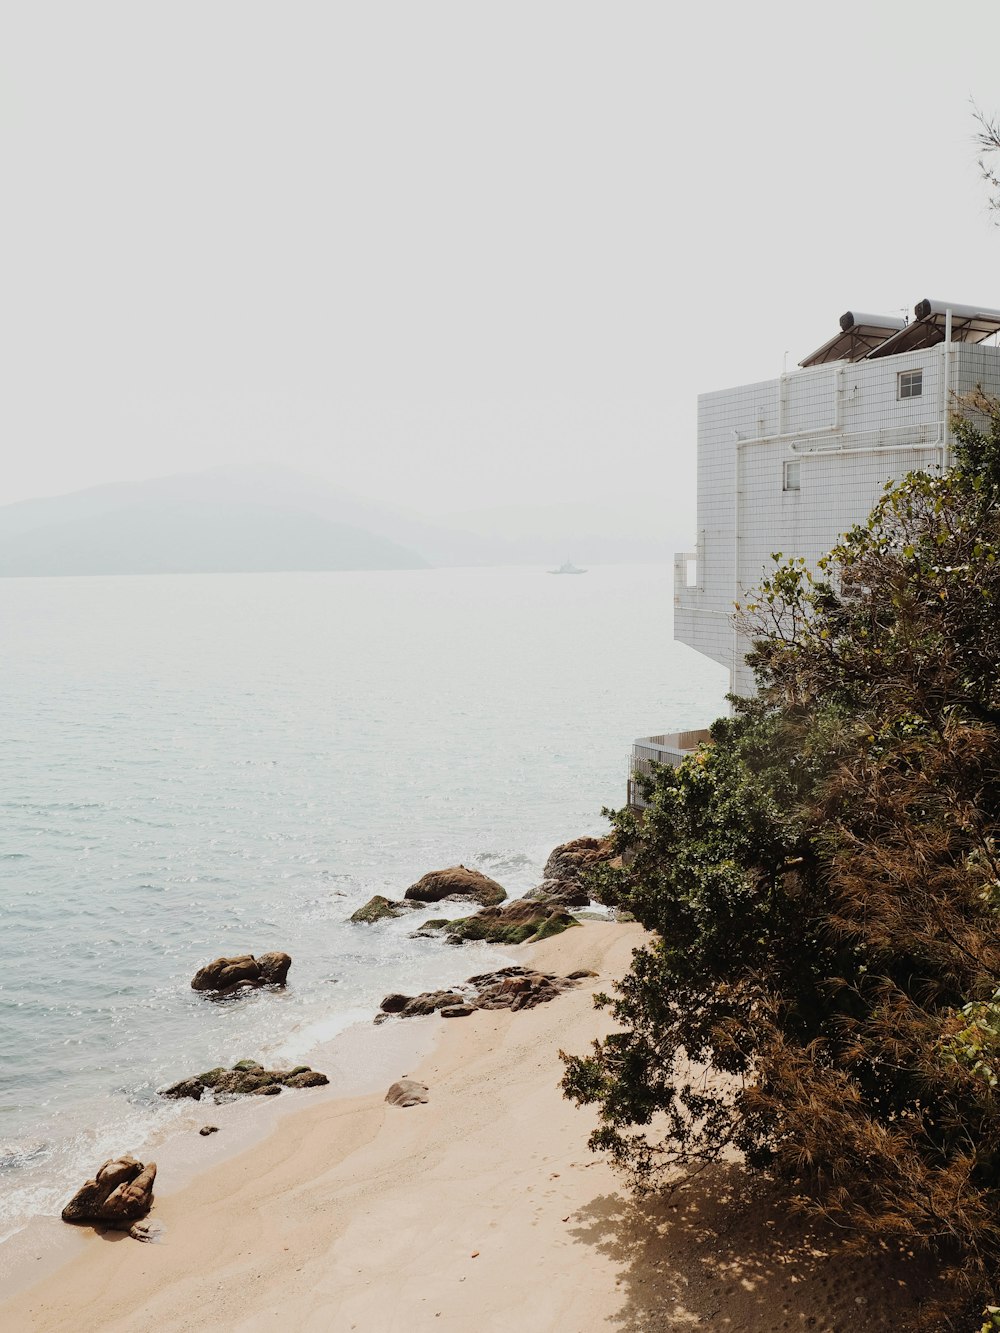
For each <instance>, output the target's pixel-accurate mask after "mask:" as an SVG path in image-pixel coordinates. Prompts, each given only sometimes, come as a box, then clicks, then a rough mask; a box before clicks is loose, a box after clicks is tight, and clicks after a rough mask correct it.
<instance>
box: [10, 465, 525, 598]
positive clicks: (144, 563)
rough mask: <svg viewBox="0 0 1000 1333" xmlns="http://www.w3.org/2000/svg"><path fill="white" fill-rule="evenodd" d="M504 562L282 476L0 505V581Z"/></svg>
mask: <svg viewBox="0 0 1000 1333" xmlns="http://www.w3.org/2000/svg"><path fill="white" fill-rule="evenodd" d="M507 555H509V552H508V551H507V549H506V547H505V544H504V543H503V542H496V541H492V540H488V539H482V538H480V537H477V536H475V535H472V534H466V533H451V532H449V531H448V530H447V529H445V528H442V527H439V526H435V525H434V524H430V523H425V522H423V521H422V520H420V519H416V518H411V517H409V516H407V515H404V514H397V513H394V512H393V511H392V510H388V509H385V508H383V507H382V506H379V505H377V504H374V503H371V502H369V501H366V500H363V499H360V498H359V497H356V496H352V495H350V494H348V493H346V492H342V491H339V490H337V489H336V488H334V487H332V486H330V485H329V484H328V483H326V482H324V481H322V480H320V479H318V478H312V477H307V476H303V475H302V474H300V473H297V472H294V471H292V470H291V469H287V468H282V467H234V468H214V469H212V470H211V471H208V472H201V473H184V474H179V475H177V476H172V477H157V478H155V479H154V480H152V481H143V482H118V483H113V484H111V485H107V486H96V487H92V488H90V489H88V490H85V491H75V492H73V493H72V494H69V495H59V496H52V497H48V498H45V499H37V500H24V501H21V502H19V503H17V504H12V505H6V506H4V507H2V508H0V576H5V575H6V576H11V575H57V574H166V573H224V572H240V571H247V572H253V571H263V570H296V569H301V570H321V569H418V568H422V567H425V566H426V565H428V564H492V563H495V562H496V561H497V560H498V559H500V560H502V559H503V558H504V557H505V556H507Z"/></svg>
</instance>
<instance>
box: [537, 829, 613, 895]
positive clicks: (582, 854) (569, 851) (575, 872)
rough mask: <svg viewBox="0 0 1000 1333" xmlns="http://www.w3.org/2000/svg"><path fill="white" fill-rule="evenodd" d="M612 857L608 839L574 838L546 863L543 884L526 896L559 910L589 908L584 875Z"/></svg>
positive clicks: (555, 852)
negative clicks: (561, 908)
mask: <svg viewBox="0 0 1000 1333" xmlns="http://www.w3.org/2000/svg"><path fill="white" fill-rule="evenodd" d="M612 856H613V851H612V847H611V840H610V838H574V839H573V840H572V841H571V842H563V843H560V844H559V846H558V847H556V848H554V849H553V850H552V852H551V853H550V854H549V859H548V860H547V861H546V862H545V869H544V870H543V871H542V875H543V879H542V883H541V884H540V885H539V886H538V888H537V889H533V890H532V891H531V893H529V894H526V895H525V896H526V897H527V898H529V899H532V900H535V901H539V902H549V903H555V904H557V905H558V906H560V907H587V906H589V904H590V889H589V887H588V886H587V883H586V878H587V875H588V873H589V872H590V871H591V870H593V869H594V868H595V867H596V866H598V865H601V864H602V863H604V862H606V861H610V860H611V858H612Z"/></svg>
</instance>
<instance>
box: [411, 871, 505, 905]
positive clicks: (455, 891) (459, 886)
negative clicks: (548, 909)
mask: <svg viewBox="0 0 1000 1333" xmlns="http://www.w3.org/2000/svg"><path fill="white" fill-rule="evenodd" d="M404 896H405V897H406V898H407V899H408V900H409V901H410V902H415V903H439V902H441V901H442V899H445V898H454V899H459V900H464V901H468V902H474V903H479V905H480V907H492V906H493V905H494V904H496V903H502V902H503V901H504V899H505V898H506V897H507V890H506V889H504V888H503V887H502V886H501V885H499V884H498V883H497V882H496V880H495V879H490V877H489V876H488V875H483V874H481V873H480V872H479V871H478V870H469V868H468V867H467V866H450V867H449V868H448V869H447V870H432V871H431V872H430V873H429V874H427V875H424V876H423V877H422V878H421V879H418V880H417V882H416V884H411V885H410V887H409V888H408V889H407V890H406V894H405V895H404Z"/></svg>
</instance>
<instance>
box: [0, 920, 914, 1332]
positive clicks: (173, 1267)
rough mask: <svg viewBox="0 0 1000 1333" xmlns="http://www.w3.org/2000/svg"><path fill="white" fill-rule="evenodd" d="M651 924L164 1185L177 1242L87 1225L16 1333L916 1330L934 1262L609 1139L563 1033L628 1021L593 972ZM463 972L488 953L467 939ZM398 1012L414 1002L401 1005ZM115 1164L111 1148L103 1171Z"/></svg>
mask: <svg viewBox="0 0 1000 1333" xmlns="http://www.w3.org/2000/svg"><path fill="white" fill-rule="evenodd" d="M641 939H642V932H641V931H640V930H639V928H638V927H636V926H625V925H609V924H604V923H598V922H590V923H587V924H586V925H584V926H583V927H582V928H581V929H574V930H571V931H567V932H566V933H565V934H564V935H561V936H558V937H556V938H554V939H551V940H547V941H545V942H544V943H543V944H541V945H537V946H535V947H533V948H531V949H520V950H511V951H510V953H511V961H512V962H513V961H518V962H523V961H527V960H529V959H530V962H531V965H532V966H534V967H538V968H542V969H544V970H547V971H551V972H557V973H562V974H565V973H567V972H569V971H572V970H573V969H576V968H583V967H586V968H592V969H593V970H595V971H596V972H598V973H599V977H598V979H597V980H595V981H593V982H590V981H588V982H586V983H584V985H583V986H581V987H580V988H579V989H578V990H575V991H571V992H568V993H566V994H564V995H562V996H560V997H559V998H558V999H556V1000H555V1001H554V1002H552V1003H550V1004H544V1005H540V1006H539V1007H537V1008H535V1009H532V1010H528V1011H522V1012H519V1013H513V1014H512V1013H510V1012H509V1011H506V1010H504V1011H495V1012H477V1013H475V1014H473V1015H472V1016H471V1017H468V1018H463V1019H455V1020H441V1019H439V1018H433V1019H425V1020H408V1021H409V1022H411V1023H413V1022H420V1023H430V1024H437V1025H438V1026H439V1028H440V1032H439V1034H438V1039H437V1042H436V1044H435V1046H434V1048H433V1051H432V1053H431V1054H430V1055H429V1056H426V1057H425V1058H424V1059H423V1061H422V1062H421V1064H420V1065H419V1067H418V1068H416V1069H399V1070H398V1071H397V1074H396V1076H400V1075H403V1074H411V1075H413V1076H415V1077H418V1078H420V1079H422V1080H423V1081H424V1082H425V1083H426V1084H428V1086H429V1089H430V1092H429V1098H430V1099H429V1102H428V1103H427V1104H426V1105H418V1106H414V1107H410V1108H406V1109H401V1108H397V1107H391V1106H387V1105H386V1104H385V1102H384V1101H383V1100H382V1097H381V1096H380V1095H378V1094H376V1095H369V1096H365V1097H359V1098H354V1099H351V1100H337V1099H331V1100H329V1101H326V1102H323V1103H321V1104H317V1105H313V1106H311V1107H309V1108H308V1109H305V1110H303V1111H300V1112H298V1113H296V1114H292V1115H288V1116H286V1117H284V1118H283V1119H281V1120H280V1121H279V1123H278V1124H277V1126H276V1128H275V1130H274V1132H273V1133H272V1134H271V1135H270V1137H268V1138H267V1139H266V1140H264V1141H263V1142H261V1143H259V1144H256V1145H255V1146H254V1147H252V1148H251V1149H249V1150H248V1151H246V1152H244V1153H242V1154H241V1155H240V1156H238V1157H235V1158H233V1159H231V1160H229V1161H224V1162H222V1163H221V1164H218V1165H215V1166H213V1167H210V1168H208V1169H206V1170H205V1171H204V1172H202V1173H200V1174H198V1175H197V1176H196V1177H195V1178H194V1180H193V1181H191V1182H189V1183H187V1184H185V1185H184V1186H183V1187H182V1188H180V1189H177V1190H171V1189H170V1183H169V1180H167V1179H164V1178H162V1172H161V1178H159V1179H158V1180H157V1186H158V1191H157V1197H156V1203H155V1205H154V1209H153V1213H152V1215H151V1216H152V1218H153V1219H155V1220H156V1221H157V1222H158V1223H161V1224H162V1225H163V1227H164V1232H163V1237H162V1239H161V1241H159V1242H158V1243H156V1244H151V1245H142V1244H138V1243H137V1242H135V1241H133V1240H131V1239H129V1238H128V1237H126V1236H123V1235H117V1234H113V1233H108V1234H105V1235H103V1236H102V1235H99V1234H97V1233H95V1232H91V1231H89V1230H88V1231H85V1232H83V1233H82V1234H83V1236H84V1238H85V1242H86V1243H85V1244H84V1245H83V1247H82V1252H81V1253H79V1254H78V1256H77V1257H76V1258H74V1259H73V1260H72V1261H71V1262H69V1263H67V1264H65V1265H64V1266H63V1267H61V1268H60V1269H59V1270H58V1271H57V1272H56V1273H54V1274H52V1275H50V1276H48V1277H47V1278H45V1279H44V1280H43V1281H42V1282H40V1283H38V1284H36V1285H35V1286H34V1287H31V1288H29V1289H27V1290H25V1291H23V1292H21V1293H20V1294H19V1295H17V1296H15V1297H14V1298H13V1299H11V1300H9V1301H7V1302H6V1303H4V1304H3V1305H0V1327H2V1328H3V1329H5V1330H8V1331H9V1333H14V1331H16V1333H21V1330H24V1331H25V1333H27V1331H28V1330H31V1333H45V1331H48V1330H51V1331H52V1333H56V1331H57V1330H58V1331H59V1333H63V1331H64V1330H66V1329H70V1328H74V1329H81V1330H87V1333H91V1331H93V1330H107V1331H108V1333H135V1331H136V1330H139V1329H147V1328H157V1329H160V1330H176V1331H177V1333H181V1330H195V1329H198V1330H201V1329H204V1328H218V1329H224V1330H240V1331H241V1333H256V1331H257V1330H261V1331H263V1330H272V1329H273V1328H274V1327H275V1326H281V1327H285V1328H290V1329H296V1330H308V1333H320V1331H321V1330H324V1331H325V1330H336V1331H338V1333H339V1330H350V1329H357V1330H365V1331H366V1333H402V1331H403V1330H406V1331H407V1333H412V1331H413V1330H425V1329H426V1330H446V1329H450V1330H454V1333H468V1331H469V1330H473V1329H475V1330H481V1331H483V1333H487V1331H494V1330H495V1331H500V1330H503V1331H506V1330H528V1331H529V1333H532V1331H534V1330H537V1331H538V1333H543V1331H545V1330H557V1329H558V1330H564V1331H569V1333H597V1331H598V1330H633V1331H635V1333H639V1330H650V1331H652V1333H655V1331H656V1330H682V1329H690V1328H706V1329H708V1328H711V1329H724V1330H734V1331H735V1330H746V1331H747V1333H750V1331H753V1333H758V1331H760V1333H766V1331H767V1330H784V1329H807V1328H808V1329H815V1330H817V1331H818V1333H847V1330H851V1333H855V1331H860V1330H889V1329H893V1330H895V1331H896V1333H899V1331H900V1330H905V1329H907V1328H909V1327H911V1326H912V1318H913V1311H914V1308H915V1305H914V1302H915V1300H916V1299H917V1298H918V1296H919V1290H918V1288H919V1285H920V1271H919V1265H915V1264H914V1265H910V1266H909V1267H907V1266H906V1265H901V1264H899V1263H898V1262H896V1261H892V1260H890V1259H889V1258H888V1257H886V1256H882V1255H872V1256H862V1257H860V1258H859V1257H858V1256H853V1255H848V1254H845V1253H843V1252H842V1251H841V1249H840V1245H841V1241H840V1239H839V1238H837V1237H835V1236H831V1235H830V1234H827V1233H826V1232H825V1231H824V1230H823V1229H822V1228H818V1227H816V1226H810V1225H809V1224H806V1223H805V1222H803V1221H802V1220H800V1219H791V1218H789V1217H788V1216H787V1214H786V1213H785V1212H784V1211H783V1210H782V1208H781V1207H780V1206H779V1205H778V1204H777V1202H776V1200H775V1199H774V1198H773V1197H772V1195H771V1193H770V1192H769V1191H768V1189H767V1187H766V1185H761V1184H754V1183H753V1182H751V1181H749V1180H748V1178H747V1177H746V1176H745V1174H744V1173H743V1171H742V1169H741V1168H740V1166H739V1165H738V1163H728V1164H725V1165H720V1166H719V1167H717V1168H715V1169H713V1170H712V1171H710V1172H707V1173H705V1174H703V1175H702V1176H701V1177H699V1179H698V1180H697V1181H696V1182H694V1183H692V1184H691V1185H689V1186H687V1187H685V1189H683V1190H682V1191H680V1192H679V1193H676V1194H675V1195H674V1196H673V1197H672V1198H671V1199H654V1200H651V1201H645V1202H636V1201H633V1200H632V1199H631V1198H630V1196H629V1195H628V1193H627V1191H626V1190H625V1189H624V1187H623V1186H622V1183H621V1182H620V1181H619V1180H618V1179H616V1178H615V1176H614V1175H613V1174H612V1172H611V1171H610V1169H609V1168H608V1166H607V1165H606V1164H605V1163H604V1162H603V1161H602V1160H601V1159H600V1158H599V1157H595V1156H594V1155H593V1154H591V1153H590V1152H589V1151H588V1150H587V1148H586V1138H587V1134H588V1133H589V1131H590V1129H591V1128H592V1126H593V1124H594V1116H593V1114H592V1113H591V1112H590V1111H589V1110H584V1111H581V1110H578V1109H577V1108H575V1107H573V1106H572V1105H571V1104H570V1103H568V1102H566V1101H565V1100H564V1099H563V1097H562V1095H561V1093H560V1091H559V1088H558V1080H559V1077H560V1071H561V1065H560V1063H559V1060H558V1051H559V1050H560V1048H562V1049H565V1050H568V1051H574V1052H580V1051H583V1050H584V1049H585V1048H586V1047H587V1045H588V1043H589V1042H590V1040H592V1038H593V1037H594V1036H595V1035H597V1034H598V1033H599V1032H600V1031H601V1030H604V1029H606V1026H607V1023H608V1020H607V1018H606V1017H605V1016H604V1015H603V1014H600V1013H597V1012H595V1010H594V1009H593V1007H592V1003H591V993H592V991H593V989H599V988H602V987H606V986H608V985H609V983H610V981H611V979H612V978H614V977H615V976H618V975H621V974H622V973H623V972H624V971H625V970H626V969H627V967H628V964H629V959H630V955H631V950H632V948H633V947H635V945H636V944H637V943H639V942H640V941H641ZM455 965H456V969H455V970H456V980H458V979H461V978H464V976H465V975H466V974H467V973H468V972H470V971H474V970H475V962H474V958H473V955H472V952H471V951H463V952H458V951H456V959H455ZM397 1021H398V1020H397ZM96 1165H97V1163H95V1167H96Z"/></svg>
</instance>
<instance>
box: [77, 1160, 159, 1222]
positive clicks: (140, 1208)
mask: <svg viewBox="0 0 1000 1333" xmlns="http://www.w3.org/2000/svg"><path fill="white" fill-rule="evenodd" d="M155 1179H156V1163H155V1162H149V1163H148V1164H145V1165H144V1164H143V1163H142V1162H137V1161H136V1159H135V1158H134V1157H131V1156H129V1155H128V1154H127V1153H126V1154H125V1156H123V1157H113V1158H111V1159H110V1161H107V1162H105V1163H104V1164H103V1165H102V1166H100V1167H99V1168H98V1170H97V1175H96V1176H95V1177H94V1179H93V1180H88V1181H87V1182H86V1184H84V1185H81V1187H80V1188H79V1189H78V1190H77V1192H76V1193H75V1194H74V1195H73V1197H72V1199H70V1201H69V1203H68V1204H67V1205H66V1207H65V1208H64V1209H63V1210H62V1220H63V1221H64V1222H73V1223H75V1224H78V1225H88V1224H89V1225H91V1226H94V1225H97V1226H106V1227H112V1228H114V1229H115V1230H117V1231H129V1230H131V1228H132V1224H133V1223H134V1222H137V1221H138V1220H139V1218H141V1217H145V1216H146V1214H147V1213H148V1212H149V1210H150V1208H151V1207H152V1203H153V1181H154V1180H155Z"/></svg>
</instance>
